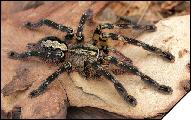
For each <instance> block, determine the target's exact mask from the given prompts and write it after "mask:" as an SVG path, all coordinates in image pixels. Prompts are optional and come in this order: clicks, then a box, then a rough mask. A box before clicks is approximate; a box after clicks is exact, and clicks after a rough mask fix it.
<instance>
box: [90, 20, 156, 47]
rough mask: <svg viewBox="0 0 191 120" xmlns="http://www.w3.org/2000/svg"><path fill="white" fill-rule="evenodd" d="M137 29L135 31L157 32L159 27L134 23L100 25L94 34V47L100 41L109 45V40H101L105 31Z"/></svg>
mask: <svg viewBox="0 0 191 120" xmlns="http://www.w3.org/2000/svg"><path fill="white" fill-rule="evenodd" d="M129 28H132V29H135V30H144V31H149V32H154V31H156V29H157V27H156V26H154V25H138V24H134V23H133V22H131V21H129V22H128V23H121V24H111V23H104V24H100V25H98V26H97V27H96V29H95V31H94V33H93V42H94V45H96V44H97V42H98V41H101V42H102V44H104V43H105V44H107V39H103V38H100V36H101V34H102V30H103V29H129Z"/></svg>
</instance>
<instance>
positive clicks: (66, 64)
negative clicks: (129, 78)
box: [9, 10, 175, 106]
mask: <svg viewBox="0 0 191 120" xmlns="http://www.w3.org/2000/svg"><path fill="white" fill-rule="evenodd" d="M91 16H92V11H91V10H87V11H86V12H85V13H83V15H82V17H81V19H80V22H79V26H78V29H77V33H76V35H75V36H76V43H74V44H68V42H69V41H71V40H72V39H73V37H74V33H73V30H72V28H70V27H66V26H64V25H61V24H57V23H55V22H53V21H51V20H48V19H43V20H40V21H39V22H37V23H31V22H28V23H27V24H25V26H26V27H27V28H29V29H35V28H38V27H40V26H42V25H46V26H49V27H52V28H54V29H57V30H60V31H63V32H66V33H67V34H66V36H65V38H64V40H60V39H59V38H57V37H55V36H48V37H45V38H43V39H41V40H40V41H39V42H37V43H35V44H28V48H29V49H28V51H26V52H23V53H17V52H14V51H11V52H9V58H12V59H25V58H28V57H31V56H36V57H39V58H41V59H43V60H45V61H51V62H53V63H59V64H58V65H60V64H61V65H60V67H59V69H58V70H57V71H55V72H54V73H53V74H52V75H50V76H49V77H48V78H47V79H46V80H44V81H43V83H42V84H41V85H40V86H39V87H38V88H37V89H36V90H33V91H32V92H30V95H29V96H30V97H36V96H38V95H39V94H41V93H42V92H44V91H45V90H46V88H47V86H48V85H49V84H50V83H51V82H52V81H53V80H55V79H56V78H57V77H58V75H59V74H61V73H63V72H71V71H70V70H69V69H71V68H73V69H74V70H76V71H78V72H79V73H80V74H81V75H82V76H84V77H86V78H87V79H88V78H92V77H93V78H97V77H100V76H104V77H105V78H106V79H108V80H110V81H111V82H112V83H113V84H114V87H115V89H116V90H117V92H118V93H119V94H120V95H121V96H122V97H123V98H124V100H125V101H126V102H127V103H129V104H130V105H132V106H136V104H137V101H136V99H135V98H134V97H133V96H131V95H129V94H128V93H127V91H126V89H125V88H124V87H123V85H122V84H121V83H120V82H119V81H118V80H117V79H116V78H115V77H114V76H113V75H112V74H111V73H110V72H108V71H109V68H105V65H106V64H107V66H109V65H110V64H113V65H115V66H116V67H118V68H119V69H118V70H121V71H122V72H124V71H125V72H130V73H132V74H134V75H137V76H139V77H140V78H141V80H143V81H144V82H145V83H147V84H149V85H150V86H152V87H153V88H154V89H156V90H157V91H159V92H163V93H166V94H171V93H172V91H173V90H172V88H171V87H169V86H166V85H161V84H159V83H158V82H156V81H155V80H153V79H152V78H150V77H149V76H147V75H145V74H144V73H142V72H141V71H140V70H139V69H138V68H137V67H135V66H134V65H133V63H132V60H131V59H129V58H127V57H125V56H124V55H123V54H122V53H120V52H119V51H117V50H116V49H114V48H112V47H109V46H108V44H107V43H108V39H111V40H121V41H124V42H125V41H126V42H127V43H129V44H132V45H136V46H140V47H142V48H143V49H145V50H148V51H150V52H153V53H155V54H157V55H160V56H162V57H163V58H166V59H167V60H169V61H171V62H173V61H174V60H175V57H174V56H173V55H172V54H171V53H170V52H168V51H163V50H161V49H160V48H157V47H154V46H151V45H148V44H146V43H143V42H141V41H139V40H136V39H133V38H128V37H126V36H122V35H117V34H114V33H104V32H102V30H103V29H115V28H118V29H128V28H132V29H143V30H145V31H150V32H153V31H155V30H156V27H155V26H153V25H145V26H143V25H137V24H134V23H131V22H128V23H123V24H110V23H104V24H101V25H98V27H97V28H96V29H95V31H94V33H93V37H92V42H90V43H83V40H84V39H85V37H84V35H83V34H82V32H83V27H84V24H85V22H86V21H87V20H89V19H90V18H91ZM110 52H113V53H114V54H115V55H114V56H118V57H114V56H111V55H109V54H108V53H110ZM120 59H121V60H120ZM111 71H112V70H111ZM119 73H120V71H119Z"/></svg>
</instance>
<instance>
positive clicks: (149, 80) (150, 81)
mask: <svg viewBox="0 0 191 120" xmlns="http://www.w3.org/2000/svg"><path fill="white" fill-rule="evenodd" d="M105 60H107V61H109V62H110V63H112V64H115V65H116V66H118V67H120V68H121V69H124V70H127V72H130V73H133V74H134V75H137V76H139V77H141V80H143V81H144V82H145V83H147V84H149V85H151V86H153V87H154V88H155V89H156V90H158V91H159V92H162V93H166V94H172V92H173V90H172V88H171V87H169V86H166V85H160V84H159V83H157V82H156V81H155V80H153V79H152V78H150V77H149V76H147V75H145V74H144V73H142V72H140V71H139V69H138V68H137V67H135V66H133V65H132V64H127V63H124V62H122V61H120V60H118V59H117V58H115V57H113V56H106V57H105Z"/></svg>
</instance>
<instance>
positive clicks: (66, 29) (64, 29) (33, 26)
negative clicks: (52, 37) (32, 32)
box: [25, 19, 74, 41]
mask: <svg viewBox="0 0 191 120" xmlns="http://www.w3.org/2000/svg"><path fill="white" fill-rule="evenodd" d="M43 25H46V26H48V27H51V28H53V29H56V30H60V31H62V32H66V33H67V34H66V36H65V38H64V41H68V40H71V39H72V38H73V36H74V33H73V29H72V28H70V27H67V26H64V25H62V24H58V23H55V22H54V21H51V20H48V19H42V20H40V21H38V22H36V23H31V22H27V23H26V24H25V27H26V28H28V29H36V28H39V27H41V26H43Z"/></svg>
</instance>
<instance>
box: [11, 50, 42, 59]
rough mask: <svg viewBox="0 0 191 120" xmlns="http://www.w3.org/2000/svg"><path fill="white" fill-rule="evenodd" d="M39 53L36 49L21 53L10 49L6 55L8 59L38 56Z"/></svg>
mask: <svg viewBox="0 0 191 120" xmlns="http://www.w3.org/2000/svg"><path fill="white" fill-rule="evenodd" d="M39 55H40V52H38V51H27V52H23V53H17V52H15V51H10V52H9V53H8V57H9V58H10V59H16V60H23V59H25V58H27V57H30V56H39Z"/></svg>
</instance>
